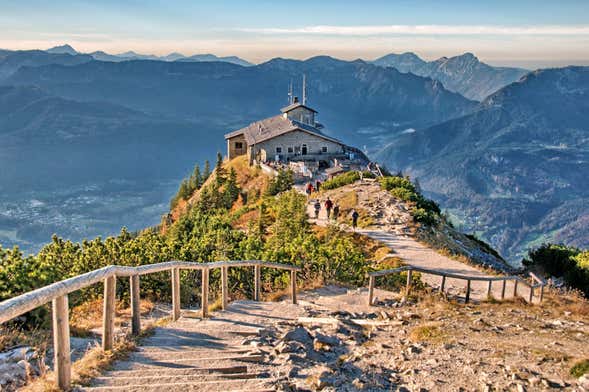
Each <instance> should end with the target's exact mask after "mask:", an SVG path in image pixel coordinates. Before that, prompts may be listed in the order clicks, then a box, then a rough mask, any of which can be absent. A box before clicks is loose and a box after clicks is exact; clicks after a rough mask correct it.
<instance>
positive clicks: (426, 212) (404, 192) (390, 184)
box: [380, 176, 441, 225]
mask: <svg viewBox="0 0 589 392" xmlns="http://www.w3.org/2000/svg"><path fill="white" fill-rule="evenodd" d="M380 186H381V188H382V189H384V190H387V191H389V192H390V193H391V195H393V196H394V197H396V198H398V199H400V200H403V201H406V202H413V203H415V207H414V208H413V209H412V210H411V213H412V215H413V219H414V220H415V221H416V222H419V223H423V224H426V225H434V224H435V223H436V221H437V218H438V217H439V215H440V213H441V209H440V206H439V205H438V204H437V203H436V202H435V201H433V200H430V199H427V198H425V197H424V196H423V195H422V194H421V193H419V191H418V190H417V188H416V186H415V185H414V184H413V183H412V182H411V181H410V180H409V178H407V177H399V176H392V177H381V179H380Z"/></svg>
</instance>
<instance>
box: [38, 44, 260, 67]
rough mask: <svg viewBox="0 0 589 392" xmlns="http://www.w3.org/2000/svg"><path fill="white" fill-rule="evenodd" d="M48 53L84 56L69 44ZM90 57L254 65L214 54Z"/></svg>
mask: <svg viewBox="0 0 589 392" xmlns="http://www.w3.org/2000/svg"><path fill="white" fill-rule="evenodd" d="M47 52H48V53H53V54H69V55H72V56H75V55H78V54H82V53H80V52H78V51H76V50H75V49H74V48H72V47H71V46H70V45H68V44H65V45H61V46H56V47H53V48H51V49H47ZM88 55H89V56H91V57H92V58H93V59H94V60H99V61H114V62H119V61H130V60H156V61H158V60H159V61H194V62H200V61H223V62H226V63H232V64H237V65H242V66H244V67H249V66H251V65H253V64H252V63H250V62H249V61H246V60H244V59H241V58H239V57H237V56H226V57H218V56H215V55H214V54H195V55H191V56H185V55H183V54H181V53H170V54H168V55H166V56H156V55H153V54H139V53H135V52H133V51H128V52H125V53H119V54H108V53H105V52H103V51H96V52H92V53H88Z"/></svg>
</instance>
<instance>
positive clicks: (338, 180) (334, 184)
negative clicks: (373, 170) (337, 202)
mask: <svg viewBox="0 0 589 392" xmlns="http://www.w3.org/2000/svg"><path fill="white" fill-rule="evenodd" d="M359 179H360V173H358V172H357V171H349V172H347V173H343V174H340V175H339V176H335V177H333V178H332V179H330V180H327V181H325V182H324V183H323V184H321V189H326V190H329V189H336V188H340V187H342V186H344V185H349V184H352V183H354V182H356V181H358V180H359Z"/></svg>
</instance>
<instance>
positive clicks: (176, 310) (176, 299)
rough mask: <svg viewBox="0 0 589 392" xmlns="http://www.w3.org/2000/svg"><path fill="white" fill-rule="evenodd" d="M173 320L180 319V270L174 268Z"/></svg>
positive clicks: (172, 272)
mask: <svg viewBox="0 0 589 392" xmlns="http://www.w3.org/2000/svg"><path fill="white" fill-rule="evenodd" d="M171 274H172V320H174V321H176V320H178V319H179V318H180V268H172V270H171Z"/></svg>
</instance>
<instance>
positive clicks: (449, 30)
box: [238, 25, 589, 36]
mask: <svg viewBox="0 0 589 392" xmlns="http://www.w3.org/2000/svg"><path fill="white" fill-rule="evenodd" d="M238 30H239V31H242V32H248V33H260V34H297V35H350V36H370V35H397V34H401V35H530V36H551V35H558V36H561V35H571V36H579V35H589V26H558V25H555V26H548V25H547V26H524V27H514V26H490V25H489V26H484V25H483V26H475V25H456V26H450V25H387V26H329V25H319V26H305V27H298V28H241V29H238Z"/></svg>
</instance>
